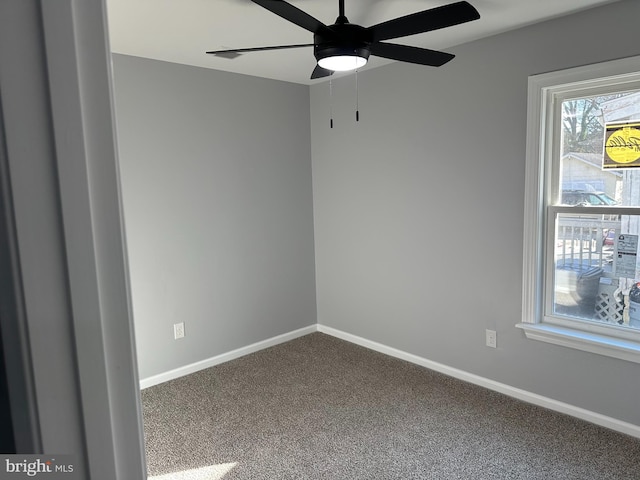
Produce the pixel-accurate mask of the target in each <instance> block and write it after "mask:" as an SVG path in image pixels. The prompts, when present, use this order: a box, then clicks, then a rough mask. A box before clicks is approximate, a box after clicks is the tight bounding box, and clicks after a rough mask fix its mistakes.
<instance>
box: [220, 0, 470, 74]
mask: <svg viewBox="0 0 640 480" xmlns="http://www.w3.org/2000/svg"><path fill="white" fill-rule="evenodd" d="M252 1H253V3H256V4H258V5H260V6H261V7H263V8H266V9H267V10H269V11H270V12H272V13H275V14H276V15H278V16H280V17H282V18H284V19H285V20H288V21H289V22H291V23H294V24H296V25H298V26H299V27H302V28H304V29H305V30H308V31H309V32H312V33H313V43H308V44H297V45H278V46H272V47H254V48H239V49H234V50H217V51H209V52H207V53H210V54H213V55H221V56H228V55H234V54H240V53H245V52H259V51H266V50H283V49H290V48H301V47H313V53H314V55H315V57H316V60H317V61H318V64H317V65H316V67H315V69H314V70H313V73H312V74H311V78H312V79H314V78H322V77H327V76H329V75H332V74H333V72H334V71H348V70H356V69H358V68H361V67H362V66H364V65H365V64H366V63H367V60H368V58H369V55H376V56H379V57H383V58H388V59H390V60H398V61H401V62H409V63H417V64H420V65H428V66H432V67H439V66H441V65H444V64H445V63H447V62H448V61H449V60H451V59H452V58H453V57H454V55H452V54H450V53H445V52H438V51H435V50H429V49H426V48H419V47H412V46H409V45H399V44H396V43H388V42H384V40H390V39H395V38H400V37H406V36H408V35H415V34H418V33H424V32H430V31H432V30H438V29H440V28H445V27H451V26H453V25H459V24H461V23H465V22H470V21H472V20H477V19H478V18H480V14H479V13H478V11H477V10H476V9H475V8H474V7H473V6H472V5H471V4H470V3H468V2H466V1H462V2H456V3H451V4H448V5H443V6H441V7H436V8H431V9H429V10H424V11H422V12H418V13H412V14H410V15H405V16H403V17H398V18H396V19H393V20H389V21H386V22H382V23H378V24H377V25H374V26H372V27H361V26H360V25H356V24H353V23H349V20H348V19H347V17H346V16H345V13H344V0H338V9H339V14H338V18H337V19H336V22H335V23H334V24H333V25H325V24H324V23H322V22H321V21H319V20H317V19H315V18H313V17H312V16H311V15H309V14H307V13H305V12H303V11H302V10H300V9H299V8H297V7H294V6H293V5H291V4H290V3H287V2H285V1H284V0H252Z"/></svg>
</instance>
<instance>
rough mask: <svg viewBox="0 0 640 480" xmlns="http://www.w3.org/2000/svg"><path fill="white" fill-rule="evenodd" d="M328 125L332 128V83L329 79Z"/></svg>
mask: <svg viewBox="0 0 640 480" xmlns="http://www.w3.org/2000/svg"><path fill="white" fill-rule="evenodd" d="M329 126H330V127H331V128H333V83H331V79H329Z"/></svg>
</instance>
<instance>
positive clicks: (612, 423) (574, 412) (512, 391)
mask: <svg viewBox="0 0 640 480" xmlns="http://www.w3.org/2000/svg"><path fill="white" fill-rule="evenodd" d="M313 332H322V333H326V334H327V335H331V336H333V337H336V338H340V339H342V340H346V341H347V342H351V343H354V344H356V345H360V346H362V347H366V348H369V349H371V350H375V351H377V352H380V353H384V354H386V355H389V356H392V357H396V358H399V359H401V360H406V361H407V362H411V363H414V364H416V365H421V366H423V367H425V368H429V369H431V370H435V371H436V372H440V373H444V374H445V375H448V376H450V377H453V378H457V379H459V380H463V381H465V382H469V383H473V384H475V385H478V386H481V387H485V388H488V389H489V390H493V391H495V392H500V393H503V394H505V395H508V396H510V397H513V398H517V399H518V400H522V401H524V402H527V403H531V404H533V405H538V406H540V407H544V408H548V409H549V410H554V411H556V412H560V413H564V414H566V415H570V416H572V417H576V418H580V419H582V420H585V421H587V422H591V423H594V424H596V425H600V426H602V427H606V428H610V429H611V430H615V431H618V432H621V433H625V434H627V435H631V436H633V437H637V438H640V425H635V424H632V423H628V422H623V421H621V420H617V419H615V418H612V417H608V416H606V415H602V414H599V413H596V412H592V411H590V410H586V409H584V408H580V407H576V406H575V405H570V404H568V403H564V402H559V401H557V400H553V399H552V398H548V397H543V396H542V395H538V394H536V393H532V392H529V391H526V390H522V389H520V388H515V387H512V386H510V385H506V384H504V383H500V382H496V381H494V380H491V379H488V378H485V377H481V376H479V375H475V374H473V373H469V372H466V371H464V370H459V369H457V368H453V367H449V366H447V365H444V364H442V363H438V362H434V361H432V360H428V359H426V358H423V357H419V356H417V355H414V354H412V353H407V352H403V351H402V350H398V349H396V348H392V347H388V346H386V345H383V344H381V343H377V342H373V341H371V340H367V339H366V338H362V337H358V336H357V335H352V334H350V333H347V332H343V331H342V330H338V329H335V328H332V327H327V326H324V325H320V324H315V325H310V326H308V327H304V328H300V329H298V330H294V331H292V332H289V333H285V334H283V335H278V336H276V337H272V338H269V339H267V340H263V341H261V342H257V343H254V344H251V345H248V346H246V347H242V348H238V349H236V350H232V351H230V352H227V353H223V354H221V355H217V356H215V357H211V358H208V359H206V360H202V361H200V362H196V363H192V364H190V365H186V366H184V367H180V368H176V369H174V370H170V371H168V372H165V373H161V374H159V375H155V376H153V377H148V378H145V379H142V380H141V381H140V388H141V389H145V388H149V387H152V386H154V385H158V384H160V383H163V382H167V381H169V380H173V379H176V378H179V377H182V376H184V375H189V374H190V373H195V372H197V371H199V370H203V369H205V368H209V367H213V366H215V365H219V364H221V363H224V362H228V361H229V360H234V359H236V358H240V357H243V356H245V355H248V354H250V353H254V352H257V351H260V350H264V349H265V348H269V347H273V346H274V345H278V344H280V343H284V342H288V341H289V340H293V339H295V338H298V337H302V336H304V335H308V334H310V333H313Z"/></svg>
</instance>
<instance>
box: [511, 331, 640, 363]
mask: <svg viewBox="0 0 640 480" xmlns="http://www.w3.org/2000/svg"><path fill="white" fill-rule="evenodd" d="M516 327H518V328H521V329H523V330H524V333H525V335H526V336H527V338H529V339H532V340H539V341H542V342H547V343H553V344H555V345H561V346H563V347H569V348H575V349H578V350H583V351H585V352H591V353H597V354H599V355H606V356H608V357H613V358H619V359H621V360H627V361H629V362H634V363H640V343H638V342H634V341H631V340H623V339H620V338H614V337H609V336H606V335H601V334H597V333H592V332H583V331H579V330H574V329H571V328H566V327H558V326H556V325H545V324H540V323H536V324H532V323H519V324H517V325H516Z"/></svg>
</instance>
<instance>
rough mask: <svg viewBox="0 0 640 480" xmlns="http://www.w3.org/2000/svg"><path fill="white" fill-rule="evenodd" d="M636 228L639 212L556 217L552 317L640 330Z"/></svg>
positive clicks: (638, 224)
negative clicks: (634, 288) (635, 213)
mask: <svg viewBox="0 0 640 480" xmlns="http://www.w3.org/2000/svg"><path fill="white" fill-rule="evenodd" d="M639 226H640V214H639V215H602V214H595V213H594V214H593V215H591V214H589V215H586V214H577V213H576V214H574V213H560V214H558V215H557V216H556V221H555V238H554V251H555V255H554V265H555V268H554V277H553V314H554V315H560V316H567V317H571V318H578V319H583V320H590V321H596V322H604V323H607V324H610V325H615V326H620V325H622V326H627V327H631V328H637V329H640V288H638V293H637V294H636V293H635V290H633V287H634V285H635V284H637V283H639V282H640V268H639V267H640V265H638V261H637V259H638V253H639V252H638V244H639V243H640V242H638V239H639V235H638V233H637V232H638V231H639ZM629 289H632V290H631V292H629ZM625 294H626V296H627V298H626V303H625ZM625 307H627V308H626V309H625Z"/></svg>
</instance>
